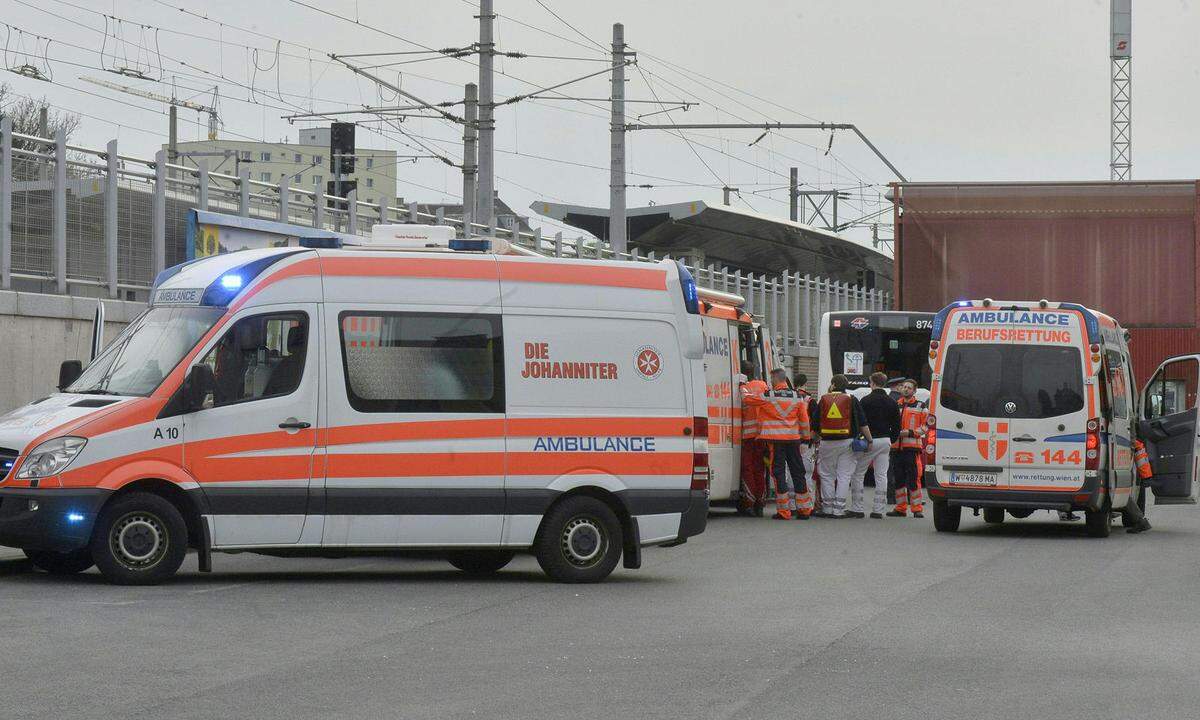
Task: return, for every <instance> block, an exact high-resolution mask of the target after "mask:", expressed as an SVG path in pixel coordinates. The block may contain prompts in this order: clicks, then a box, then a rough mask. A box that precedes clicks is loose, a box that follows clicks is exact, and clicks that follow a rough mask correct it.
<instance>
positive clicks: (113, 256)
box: [104, 140, 121, 298]
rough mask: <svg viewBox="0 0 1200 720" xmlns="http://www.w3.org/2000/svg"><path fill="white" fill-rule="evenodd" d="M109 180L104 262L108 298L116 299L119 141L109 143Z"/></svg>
mask: <svg viewBox="0 0 1200 720" xmlns="http://www.w3.org/2000/svg"><path fill="white" fill-rule="evenodd" d="M106 160H107V161H108V178H107V180H108V181H107V182H106V183H105V184H104V260H105V270H106V272H105V276H106V278H107V280H108V296H109V297H110V298H115V297H117V296H118V295H119V294H120V291H119V290H118V289H117V279H118V277H119V274H118V265H117V237H118V231H119V227H118V225H117V220H118V216H117V212H118V209H117V199H118V196H117V192H118V190H119V189H120V186H121V182H120V179H121V175H120V168H119V167H118V165H117V141H116V140H110V141H109V142H108V157H107V158H106Z"/></svg>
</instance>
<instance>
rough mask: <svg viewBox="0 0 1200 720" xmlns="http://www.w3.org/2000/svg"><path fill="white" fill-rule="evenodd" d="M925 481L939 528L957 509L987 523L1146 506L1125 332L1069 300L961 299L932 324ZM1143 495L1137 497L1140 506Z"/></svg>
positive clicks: (1092, 516) (1105, 518) (1107, 522)
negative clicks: (1043, 512) (1039, 513)
mask: <svg viewBox="0 0 1200 720" xmlns="http://www.w3.org/2000/svg"><path fill="white" fill-rule="evenodd" d="M929 363H930V367H931V369H932V388H931V398H930V406H929V409H930V415H929V424H930V425H931V426H934V428H935V431H936V432H934V433H929V437H930V442H928V444H927V445H926V448H925V486H926V490H927V492H928V493H929V496H930V500H931V501H932V503H933V519H934V525H935V526H936V528H937V529H938V530H939V531H942V532H953V531H955V530H957V529H958V526H959V519H960V516H961V511H962V508H964V507H969V508H976V509H982V510H983V515H984V519H985V521H987V522H990V523H998V522H1002V521H1003V520H1004V516H1005V513H1006V512H1007V513H1008V514H1010V515H1013V516H1015V517H1027V516H1028V515H1030V514H1031V513H1033V511H1035V510H1037V509H1049V510H1061V511H1072V510H1082V511H1085V512H1086V514H1087V529H1088V532H1089V534H1091V535H1093V536H1097V537H1105V536H1107V535H1108V534H1109V532H1110V528H1111V524H1112V519H1111V518H1112V514H1113V513H1122V518H1123V519H1124V520H1125V521H1126V522H1127V523H1129V522H1130V521H1131V519H1132V518H1134V517H1136V514H1135V513H1132V512H1131V511H1130V509H1129V508H1131V507H1132V506H1134V505H1137V506H1139V507H1140V508H1144V505H1145V493H1144V492H1143V488H1142V487H1141V486H1140V485H1139V482H1138V478H1137V474H1136V472H1135V468H1134V461H1133V449H1132V447H1133V445H1132V444H1133V441H1134V440H1135V439H1136V438H1137V432H1138V431H1137V427H1138V408H1137V404H1138V403H1137V394H1136V391H1134V390H1133V389H1132V373H1131V366H1130V358H1129V348H1128V345H1127V339H1126V332H1125V331H1124V330H1123V329H1122V328H1121V326H1120V325H1119V324H1118V323H1117V321H1116V320H1114V319H1113V318H1111V317H1109V316H1108V315H1105V314H1103V313H1100V312H1097V311H1095V310H1090V309H1088V308H1086V307H1083V306H1081V305H1076V304H1073V303H1061V302H1048V301H1046V300H1041V301H1033V302H1013V301H998V300H982V301H961V302H958V303H955V304H953V305H950V306H949V307H946V308H945V309H943V310H942V311H941V312H939V313H938V314H937V315H936V316H935V318H934V320H933V328H932V340H931V341H930V343H929ZM1139 501H1140V502H1139Z"/></svg>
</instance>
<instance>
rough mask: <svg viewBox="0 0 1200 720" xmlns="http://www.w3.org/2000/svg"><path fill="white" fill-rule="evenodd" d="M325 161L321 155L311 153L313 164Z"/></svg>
mask: <svg viewBox="0 0 1200 720" xmlns="http://www.w3.org/2000/svg"><path fill="white" fill-rule="evenodd" d="M323 162H325V158H324V157H323V156H321V155H313V165H320V164H321V163H323Z"/></svg>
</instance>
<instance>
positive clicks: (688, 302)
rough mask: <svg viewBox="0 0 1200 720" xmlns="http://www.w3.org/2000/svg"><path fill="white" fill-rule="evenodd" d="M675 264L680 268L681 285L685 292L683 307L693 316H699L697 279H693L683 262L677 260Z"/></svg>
mask: <svg viewBox="0 0 1200 720" xmlns="http://www.w3.org/2000/svg"><path fill="white" fill-rule="evenodd" d="M675 264H676V265H677V266H678V267H679V284H680V286H681V287H682V290H683V305H684V307H686V308H687V311H688V312H689V313H691V314H692V315H699V314H700V295H699V293H698V292H697V290H696V279H695V278H693V277H692V273H690V272H689V271H688V269H687V266H685V265H684V264H683V262H682V261H679V260H676V261H675Z"/></svg>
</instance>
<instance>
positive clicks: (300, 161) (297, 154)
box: [296, 153, 304, 163]
mask: <svg viewBox="0 0 1200 720" xmlns="http://www.w3.org/2000/svg"><path fill="white" fill-rule="evenodd" d="M296 162H297V163H302V162H304V161H303V160H301V159H300V153H296Z"/></svg>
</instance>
